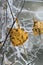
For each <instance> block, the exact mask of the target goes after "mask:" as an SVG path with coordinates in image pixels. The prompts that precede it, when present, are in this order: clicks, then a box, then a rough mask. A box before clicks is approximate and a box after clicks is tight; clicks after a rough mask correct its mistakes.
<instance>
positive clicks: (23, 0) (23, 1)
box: [1, 0, 25, 49]
mask: <svg viewBox="0 0 43 65" xmlns="http://www.w3.org/2000/svg"><path fill="white" fill-rule="evenodd" d="M6 1H7V3H8V5H9V8H10V12H11V15H12V18H13V24H12V26H11V28H10V30H9V32H8V34H7V35H6V38H5V41H4V42H3V45H2V47H1V49H2V48H3V46H4V44H5V43H6V40H7V38H8V35H9V33H10V31H11V30H12V28H13V26H14V24H15V21H16V19H15V20H14V16H13V13H12V10H11V7H10V4H9V2H8V0H6ZM21 3H23V4H22V6H21V9H20V11H19V12H18V14H17V16H16V18H19V14H20V13H21V11H22V9H23V7H24V4H25V0H22V1H21ZM21 3H20V4H21Z"/></svg>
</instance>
